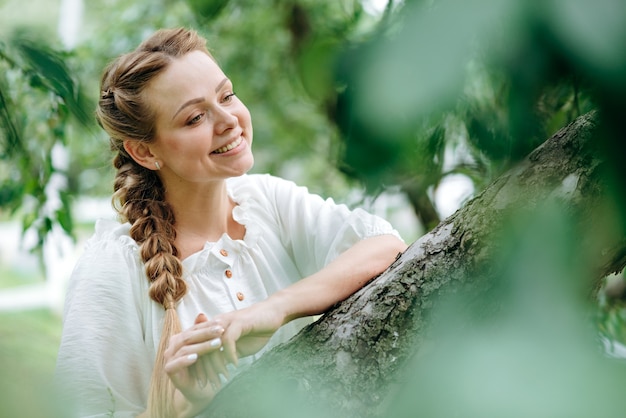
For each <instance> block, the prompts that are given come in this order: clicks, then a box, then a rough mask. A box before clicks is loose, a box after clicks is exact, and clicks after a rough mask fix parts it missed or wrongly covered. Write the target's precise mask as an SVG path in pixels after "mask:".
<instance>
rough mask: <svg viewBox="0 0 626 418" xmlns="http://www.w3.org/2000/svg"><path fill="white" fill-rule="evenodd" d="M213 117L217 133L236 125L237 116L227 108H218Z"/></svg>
mask: <svg viewBox="0 0 626 418" xmlns="http://www.w3.org/2000/svg"><path fill="white" fill-rule="evenodd" d="M214 117H215V131H216V132H217V133H218V134H221V133H222V132H225V131H227V130H228V129H232V128H234V127H235V126H237V120H238V119H237V116H235V115H234V114H233V113H232V112H230V111H229V110H227V109H223V108H220V109H219V110H218V111H216V112H215V113H214Z"/></svg>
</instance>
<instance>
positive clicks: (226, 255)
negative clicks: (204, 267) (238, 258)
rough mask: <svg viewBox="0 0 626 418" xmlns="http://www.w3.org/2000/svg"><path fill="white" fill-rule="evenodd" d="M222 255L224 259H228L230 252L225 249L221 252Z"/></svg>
mask: <svg viewBox="0 0 626 418" xmlns="http://www.w3.org/2000/svg"><path fill="white" fill-rule="evenodd" d="M220 254H222V257H228V251H226V250H225V249H223V248H222V249H221V250H220Z"/></svg>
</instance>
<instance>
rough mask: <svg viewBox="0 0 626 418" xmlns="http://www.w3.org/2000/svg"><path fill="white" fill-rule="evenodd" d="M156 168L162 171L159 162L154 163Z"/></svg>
mask: <svg viewBox="0 0 626 418" xmlns="http://www.w3.org/2000/svg"><path fill="white" fill-rule="evenodd" d="M154 166H155V167H156V169H157V170H160V169H161V165H160V164H159V162H158V161H155V162H154Z"/></svg>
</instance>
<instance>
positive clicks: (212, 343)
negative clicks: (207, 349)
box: [209, 338, 222, 348]
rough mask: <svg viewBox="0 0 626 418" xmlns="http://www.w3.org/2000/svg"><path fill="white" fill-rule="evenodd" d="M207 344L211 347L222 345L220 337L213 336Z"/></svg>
mask: <svg viewBox="0 0 626 418" xmlns="http://www.w3.org/2000/svg"><path fill="white" fill-rule="evenodd" d="M209 345H210V346H211V347H213V348H215V347H219V346H220V345H222V339H221V338H214V339H212V340H211V341H209Z"/></svg>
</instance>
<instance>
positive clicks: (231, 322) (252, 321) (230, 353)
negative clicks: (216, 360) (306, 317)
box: [215, 299, 285, 365]
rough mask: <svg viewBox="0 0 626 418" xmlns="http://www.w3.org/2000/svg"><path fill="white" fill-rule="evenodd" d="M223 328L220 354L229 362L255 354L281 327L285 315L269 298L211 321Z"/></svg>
mask: <svg viewBox="0 0 626 418" xmlns="http://www.w3.org/2000/svg"><path fill="white" fill-rule="evenodd" d="M215 320H216V321H219V323H220V324H223V326H224V329H225V331H224V334H222V337H221V339H222V346H223V348H224V350H223V354H224V356H225V358H226V359H227V360H228V362H229V363H233V364H235V365H236V364H237V360H238V358H239V357H246V356H249V355H252V354H255V353H257V352H258V351H259V350H260V349H261V348H263V347H264V346H265V344H267V341H268V340H269V339H270V337H271V336H272V335H274V333H275V332H276V330H278V328H280V326H281V325H283V324H284V321H285V315H284V314H283V313H282V311H281V310H280V309H278V307H277V306H276V305H275V304H273V303H272V301H271V300H270V299H267V300H265V301H263V302H259V303H256V304H254V305H252V306H250V307H248V308H245V309H241V310H238V311H232V312H228V313H225V314H222V315H219V316H217V317H216V318H215Z"/></svg>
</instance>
